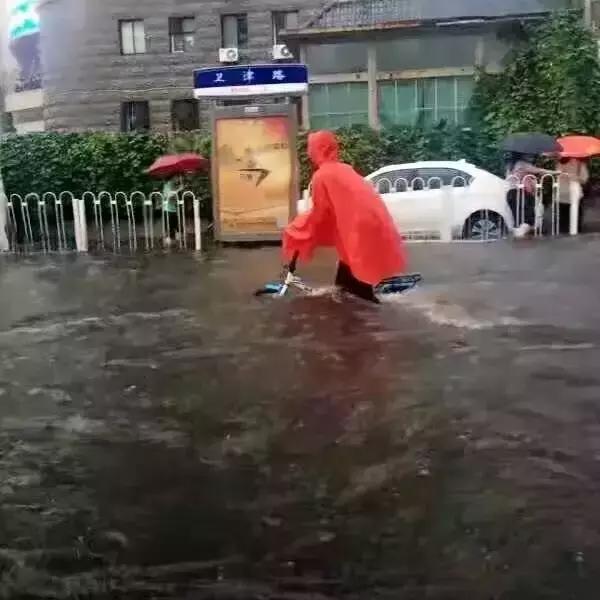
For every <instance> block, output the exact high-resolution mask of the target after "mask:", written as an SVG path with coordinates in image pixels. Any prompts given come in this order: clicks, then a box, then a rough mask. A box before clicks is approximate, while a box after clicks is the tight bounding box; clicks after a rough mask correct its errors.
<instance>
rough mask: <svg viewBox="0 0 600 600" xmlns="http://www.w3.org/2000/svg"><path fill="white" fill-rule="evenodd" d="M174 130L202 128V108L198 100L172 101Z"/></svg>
mask: <svg viewBox="0 0 600 600" xmlns="http://www.w3.org/2000/svg"><path fill="white" fill-rule="evenodd" d="M171 122H172V125H173V131H194V130H196V129H199V128H200V110H199V106H198V101H197V100H192V99H185V100H173V102H172V103H171Z"/></svg>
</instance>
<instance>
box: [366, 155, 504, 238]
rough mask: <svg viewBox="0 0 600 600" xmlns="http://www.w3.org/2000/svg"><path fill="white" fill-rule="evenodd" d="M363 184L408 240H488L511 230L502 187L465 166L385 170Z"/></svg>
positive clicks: (429, 164)
mask: <svg viewBox="0 0 600 600" xmlns="http://www.w3.org/2000/svg"><path fill="white" fill-rule="evenodd" d="M366 179H367V180H368V181H370V182H372V183H373V185H374V186H375V188H376V189H377V190H378V191H379V193H380V194H381V196H382V198H383V199H384V202H385V203H386V205H387V207H388V209H389V211H390V213H391V215H392V217H393V219H394V221H395V223H396V225H397V227H398V229H399V230H400V232H401V233H402V234H403V235H405V236H407V237H430V236H431V237H438V236H440V235H442V236H443V232H446V235H448V236H451V237H453V238H469V239H480V240H493V239H499V238H501V237H502V236H503V235H505V234H506V233H507V232H508V231H512V229H513V217H512V213H511V210H510V207H509V206H508V203H507V202H506V194H507V191H508V184H507V183H506V181H505V180H503V179H501V178H500V177H497V176H496V175H493V174H492V173H488V172H487V171H484V170H483V169H479V168H478V167H476V166H474V165H472V164H469V163H467V162H466V161H423V162H416V163H409V164H402V165H389V166H386V167H382V168H381V169H379V170H377V171H375V172H374V173H371V174H370V175H369V176H368V177H367V178H366Z"/></svg>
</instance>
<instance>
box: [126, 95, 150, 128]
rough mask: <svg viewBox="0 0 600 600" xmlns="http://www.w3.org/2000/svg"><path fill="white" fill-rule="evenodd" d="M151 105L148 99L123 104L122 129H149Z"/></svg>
mask: <svg viewBox="0 0 600 600" xmlns="http://www.w3.org/2000/svg"><path fill="white" fill-rule="evenodd" d="M148 129H150V105H149V104H148V102H146V101H141V102H123V104H121V131H125V132H128V131H148Z"/></svg>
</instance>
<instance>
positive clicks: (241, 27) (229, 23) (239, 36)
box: [221, 15, 248, 48]
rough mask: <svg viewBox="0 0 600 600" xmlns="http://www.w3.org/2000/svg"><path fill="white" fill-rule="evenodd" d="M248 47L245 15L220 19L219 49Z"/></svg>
mask: <svg viewBox="0 0 600 600" xmlns="http://www.w3.org/2000/svg"><path fill="white" fill-rule="evenodd" d="M246 46H248V17H247V15H223V16H222V17H221V48H246Z"/></svg>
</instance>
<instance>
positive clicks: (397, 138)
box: [298, 124, 502, 188]
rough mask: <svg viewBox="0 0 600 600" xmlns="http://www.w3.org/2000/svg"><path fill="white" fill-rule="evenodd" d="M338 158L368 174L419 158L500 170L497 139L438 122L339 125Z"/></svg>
mask: <svg viewBox="0 0 600 600" xmlns="http://www.w3.org/2000/svg"><path fill="white" fill-rule="evenodd" d="M336 133H337V136H338V139H339V141H340V146H341V155H342V156H341V157H342V160H343V161H345V162H347V163H348V164H350V165H352V166H353V167H354V168H355V169H356V170H357V171H358V172H359V173H362V174H363V175H368V174H369V173H372V172H373V171H375V170H376V169H378V168H380V167H382V166H384V165H388V164H400V163H406V162H416V161H421V160H459V159H465V160H467V161H469V162H472V163H474V164H476V165H477V166H480V167H482V168H485V169H488V170H490V171H492V172H496V173H498V174H500V173H501V171H502V155H501V153H500V151H499V150H498V145H497V142H496V141H495V140H494V139H493V138H491V137H490V136H489V134H487V133H486V132H482V131H478V132H475V131H473V130H471V129H464V128H459V127H448V126H446V125H445V124H440V125H438V126H437V127H436V128H434V129H429V130H424V129H418V128H410V127H392V128H390V129H383V130H381V131H374V130H372V129H369V128H367V127H364V126H362V125H357V126H354V127H347V128H342V129H339V130H338V131H337V132H336ZM306 138H307V135H306V134H302V135H301V136H300V138H299V142H298V157H299V162H300V174H301V178H300V179H301V186H302V188H305V187H306V186H307V185H308V182H309V181H310V176H311V173H312V168H311V166H310V161H309V160H308V157H307V155H306Z"/></svg>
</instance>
